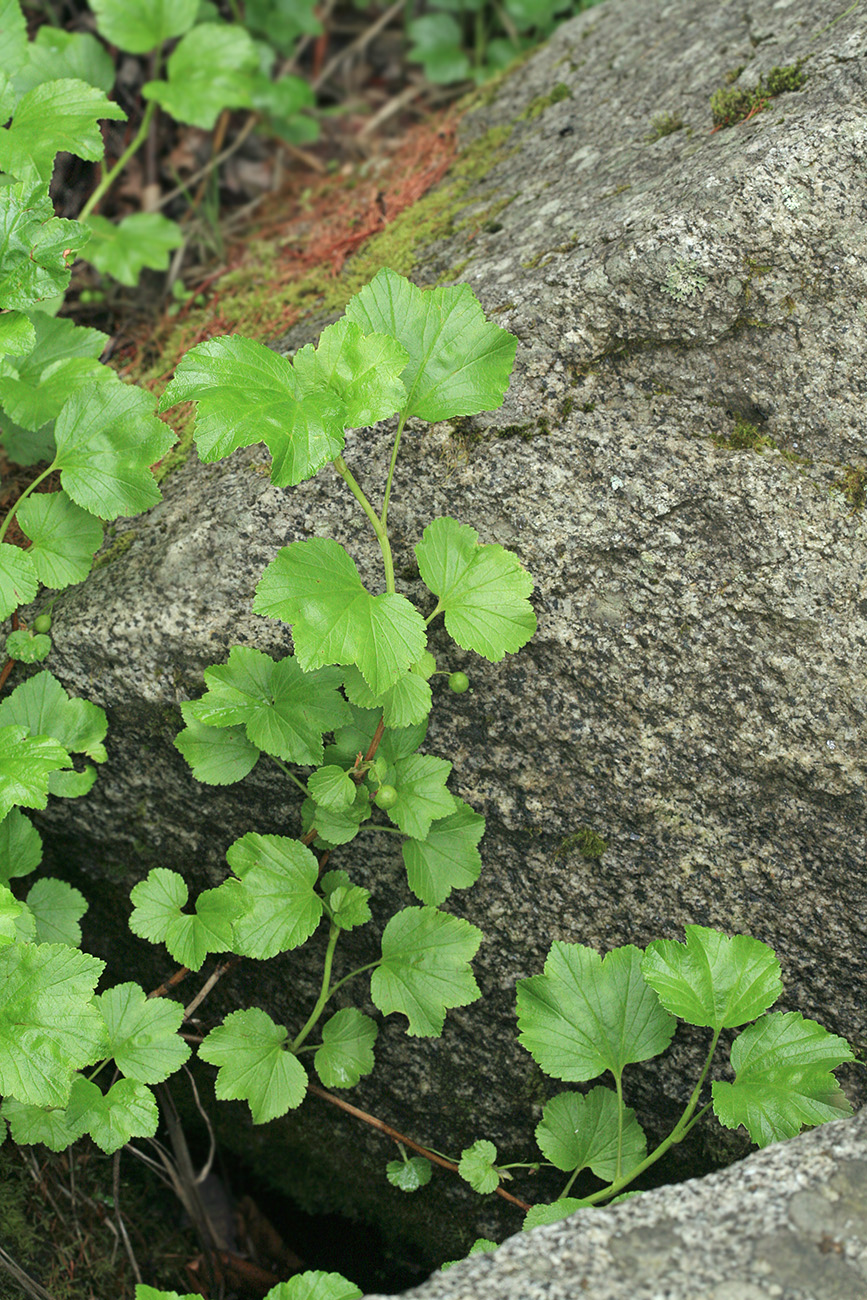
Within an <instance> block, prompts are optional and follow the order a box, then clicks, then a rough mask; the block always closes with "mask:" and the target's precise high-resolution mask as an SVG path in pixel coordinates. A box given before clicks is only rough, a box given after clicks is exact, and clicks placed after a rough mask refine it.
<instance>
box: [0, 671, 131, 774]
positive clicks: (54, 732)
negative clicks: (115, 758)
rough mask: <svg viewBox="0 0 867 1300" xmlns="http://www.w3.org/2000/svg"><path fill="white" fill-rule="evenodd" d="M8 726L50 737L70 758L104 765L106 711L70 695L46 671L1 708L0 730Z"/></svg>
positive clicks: (29, 678)
mask: <svg viewBox="0 0 867 1300" xmlns="http://www.w3.org/2000/svg"><path fill="white" fill-rule="evenodd" d="M9 724H17V725H18V726H20V727H27V728H28V730H29V731H30V734H31V735H32V736H51V737H52V738H53V739H54V740H56V741H59V742H60V744H61V745H62V746H63V748H64V749H67V750H69V752H70V753H71V754H85V755H86V756H87V757H88V758H90V759H92V760H93V762H94V763H104V762H105V758H106V753H105V746H104V745H103V743H102V742H103V740H104V739H105V733H106V731H107V730H108V722H107V720H106V716H105V710H104V709H101V708H100V707H99V705H98V704H92V703H91V702H90V700H79V699H76V698H75V697H74V696H71V695H68V694H67V693H66V691H65V690H64V689H63V687H62V686H61V685H60V682H59V681H58V680H57V678H56V677H54V676H52V674H51V673H50V672H48V670H47V669H44V670H43V671H42V672H41V673H35V674H34V675H33V676H32V677H28V678H27V681H26V682H22V683H21V685H20V686H16V687H15V690H14V691H13V692H12V694H11V695H8V696H7V697H6V699H5V700H4V701H3V703H2V704H0V726H3V725H9ZM61 766H68V764H63V765H61Z"/></svg>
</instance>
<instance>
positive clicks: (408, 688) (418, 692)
mask: <svg viewBox="0 0 867 1300" xmlns="http://www.w3.org/2000/svg"><path fill="white" fill-rule="evenodd" d="M343 689H344V690H345V692H346V698H347V699H348V700H349V701H350V703H352V704H356V705H358V707H359V708H361V709H377V710H379V711H381V713H382V716H383V718H384V719H385V725H386V726H387V727H411V726H414V725H415V724H416V723H418V722H422V721H423V720H424V719H425V718H426V717H427V715H428V714H429V713H430V710H431V701H432V696H431V689H430V686H429V685H428V683H427V682H426V681H425V680H424V678H423V677H421V676H419V674H418V673H414V672H413V671H412V670H410V671H409V672H407V673H404V674H403V676H402V677H399V678H398V679H397V681H396V682H395V684H394V685H393V686H390V687H389V688H388V690H387V691H383V693H382V694H381V695H377V694H376V693H375V692H374V691H372V690H371V689H370V687H369V686H368V684H367V682H366V681H365V680H364V678H363V677H362V675H361V673H360V672H359V671H358V669H357V668H355V667H350V668H347V669H346V670H345V672H344V674H343Z"/></svg>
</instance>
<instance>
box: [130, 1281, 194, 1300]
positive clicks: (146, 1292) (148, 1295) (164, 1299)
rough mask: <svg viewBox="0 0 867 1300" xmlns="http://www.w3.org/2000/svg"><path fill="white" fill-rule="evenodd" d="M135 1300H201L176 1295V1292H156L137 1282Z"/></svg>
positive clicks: (190, 1296) (191, 1296)
mask: <svg viewBox="0 0 867 1300" xmlns="http://www.w3.org/2000/svg"><path fill="white" fill-rule="evenodd" d="M135 1300H201V1296H200V1295H198V1294H197V1295H191V1294H190V1293H189V1292H188V1293H187V1294H186V1295H178V1293H177V1291H157V1290H156V1288H155V1287H152V1286H145V1285H144V1283H143V1282H139V1283H138V1284H137V1286H136V1289H135Z"/></svg>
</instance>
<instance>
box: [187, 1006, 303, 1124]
mask: <svg viewBox="0 0 867 1300" xmlns="http://www.w3.org/2000/svg"><path fill="white" fill-rule="evenodd" d="M288 1040H289V1035H288V1034H287V1032H286V1030H285V1029H284V1028H283V1026H282V1025H275V1024H274V1021H273V1020H272V1019H271V1017H270V1016H268V1015H266V1013H265V1012H264V1011H261V1010H260V1009H259V1008H258V1007H250V1008H249V1009H248V1010H246V1011H233V1012H232V1013H231V1015H228V1016H226V1019H225V1020H224V1022H223V1024H222V1025H220V1026H218V1027H217V1028H216V1029H212V1030H211V1032H210V1033H209V1034H208V1036H207V1038H206V1039H205V1041H204V1042H203V1043H202V1045H201V1046H200V1047H199V1056H200V1057H201V1058H202V1060H203V1061H207V1062H208V1063H209V1064H210V1065H218V1066H219V1067H220V1068H219V1071H218V1073H217V1082H216V1087H215V1091H216V1094H217V1096H218V1097H219V1098H220V1100H221V1101H246V1102H249V1105H250V1111H251V1113H252V1116H253V1123H254V1124H266V1123H267V1122H268V1120H271V1119H276V1118H277V1117H278V1116H279V1115H285V1114H286V1112H287V1110H295V1109H296V1107H298V1106H300V1105H301V1103H302V1101H303V1100H304V1096H305V1093H306V1091H307V1074H306V1073H305V1070H304V1066H303V1065H302V1064H301V1062H300V1061H299V1060H298V1058H297V1056H293V1055H292V1053H291V1052H289V1051H287V1050H286V1049H287V1047H288Z"/></svg>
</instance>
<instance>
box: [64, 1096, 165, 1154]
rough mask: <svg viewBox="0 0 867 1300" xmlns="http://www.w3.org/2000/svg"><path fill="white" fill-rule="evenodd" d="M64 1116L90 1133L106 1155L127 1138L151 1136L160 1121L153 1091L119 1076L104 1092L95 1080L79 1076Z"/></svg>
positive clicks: (124, 1142) (117, 1148)
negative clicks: (92, 1081) (93, 1081)
mask: <svg viewBox="0 0 867 1300" xmlns="http://www.w3.org/2000/svg"><path fill="white" fill-rule="evenodd" d="M67 1115H68V1117H69V1122H70V1124H71V1125H72V1126H73V1127H75V1128H79V1127H81V1128H83V1130H84V1131H85V1132H87V1133H89V1134H90V1136H91V1137H92V1138H93V1140H94V1142H95V1143H96V1145H97V1146H98V1147H99V1148H100V1150H102V1151H104V1152H105V1153H106V1155H111V1154H112V1153H113V1152H115V1151H117V1150H119V1148H120V1147H122V1146H124V1145H125V1144H126V1143H127V1142H129V1140H130V1138H134V1137H153V1135H154V1134H155V1133H156V1131H157V1125H158V1123H159V1111H158V1110H157V1103H156V1101H155V1100H154V1095H153V1093H152V1092H151V1090H150V1088H146V1087H145V1086H144V1084H142V1083H136V1082H135V1080H133V1079H119V1080H118V1081H117V1083H114V1084H112V1086H111V1087H110V1088H109V1090H108V1092H107V1093H105V1094H103V1093H102V1092H101V1091H100V1089H99V1088H98V1087H97V1086H96V1084H95V1083H91V1082H90V1081H89V1080H88V1079H84V1078H81V1077H79V1078H78V1079H76V1081H75V1083H74V1084H73V1086H72V1093H71V1095H70V1098H69V1106H68V1108H67Z"/></svg>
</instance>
